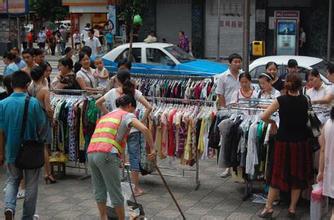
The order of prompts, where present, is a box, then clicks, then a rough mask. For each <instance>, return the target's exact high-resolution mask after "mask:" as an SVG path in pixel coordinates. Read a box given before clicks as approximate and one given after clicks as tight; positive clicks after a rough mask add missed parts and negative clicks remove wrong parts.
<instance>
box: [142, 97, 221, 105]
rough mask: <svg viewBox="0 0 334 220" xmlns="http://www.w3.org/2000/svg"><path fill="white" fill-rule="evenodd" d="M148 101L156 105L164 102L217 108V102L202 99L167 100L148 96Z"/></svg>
mask: <svg viewBox="0 0 334 220" xmlns="http://www.w3.org/2000/svg"><path fill="white" fill-rule="evenodd" d="M145 98H146V99H147V100H149V101H151V102H153V103H156V102H164V103H172V104H173V103H178V104H184V105H190V104H195V105H198V104H202V105H212V106H215V105H216V102H215V101H208V100H202V99H180V98H167V97H151V96H146V97H145Z"/></svg>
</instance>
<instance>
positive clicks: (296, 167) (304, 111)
mask: <svg viewBox="0 0 334 220" xmlns="http://www.w3.org/2000/svg"><path fill="white" fill-rule="evenodd" d="M301 87H302V80H301V78H300V77H299V76H298V75H297V74H288V75H287V78H286V81H285V89H286V91H287V92H286V95H282V96H279V97H278V98H277V99H275V100H274V101H273V102H272V104H271V105H270V106H269V107H268V108H267V109H266V111H265V112H264V113H263V114H262V115H261V119H262V120H263V121H265V122H269V123H271V124H272V127H274V128H275V127H276V122H275V121H273V120H271V119H270V116H271V115H272V114H273V113H274V112H276V111H277V110H278V112H279V119H280V122H279V128H278V131H277V139H276V142H275V146H274V157H273V164H272V170H271V177H269V178H268V179H267V181H268V183H269V184H270V188H269V194H268V200H267V202H266V205H265V207H264V209H263V210H262V212H261V213H260V214H259V217H261V218H270V217H271V216H272V214H273V212H274V210H273V201H274V199H275V198H276V197H277V194H278V192H279V191H280V190H281V191H289V190H291V200H290V206H289V209H288V217H290V218H291V217H292V218H293V217H295V215H296V205H297V202H298V199H299V196H300V192H301V190H302V189H306V188H307V187H309V186H310V184H311V181H312V179H313V174H312V172H313V166H312V148H311V146H310V145H309V143H308V141H307V138H308V135H309V130H308V127H307V122H308V100H307V98H306V97H305V96H304V95H301V94H299V91H300V89H301ZM276 128H277V127H276Z"/></svg>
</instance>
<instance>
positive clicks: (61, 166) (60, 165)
mask: <svg viewBox="0 0 334 220" xmlns="http://www.w3.org/2000/svg"><path fill="white" fill-rule="evenodd" d="M50 166H51V173H52V174H53V175H57V176H60V177H64V176H65V175H66V166H65V162H50ZM55 167H56V168H57V170H56V172H55V169H54V168H55Z"/></svg>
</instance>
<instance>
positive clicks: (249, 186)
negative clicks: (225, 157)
mask: <svg viewBox="0 0 334 220" xmlns="http://www.w3.org/2000/svg"><path fill="white" fill-rule="evenodd" d="M243 101H245V102H244V103H236V104H231V105H229V106H227V107H225V108H221V109H219V110H220V111H227V113H232V112H231V111H233V112H234V111H236V112H238V111H244V110H249V111H252V112H254V111H256V112H263V111H265V109H264V108H257V107H254V103H257V104H258V103H266V104H270V103H271V102H272V101H273V100H270V99H258V98H254V99H250V100H249V99H246V100H243ZM245 104H249V105H250V107H247V106H245ZM244 180H245V187H244V193H243V197H242V200H243V201H246V200H247V199H248V198H249V197H250V195H251V193H252V191H253V180H250V179H249V178H244Z"/></svg>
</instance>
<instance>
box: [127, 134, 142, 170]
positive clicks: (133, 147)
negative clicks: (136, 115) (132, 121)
mask: <svg viewBox="0 0 334 220" xmlns="http://www.w3.org/2000/svg"><path fill="white" fill-rule="evenodd" d="M143 146H145V138H144V137H143V135H142V134H141V132H139V131H136V132H132V133H130V134H129V137H128V143H127V149H128V154H129V160H130V169H131V171H136V172H139V171H140V149H141V148H142V147H143Z"/></svg>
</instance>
